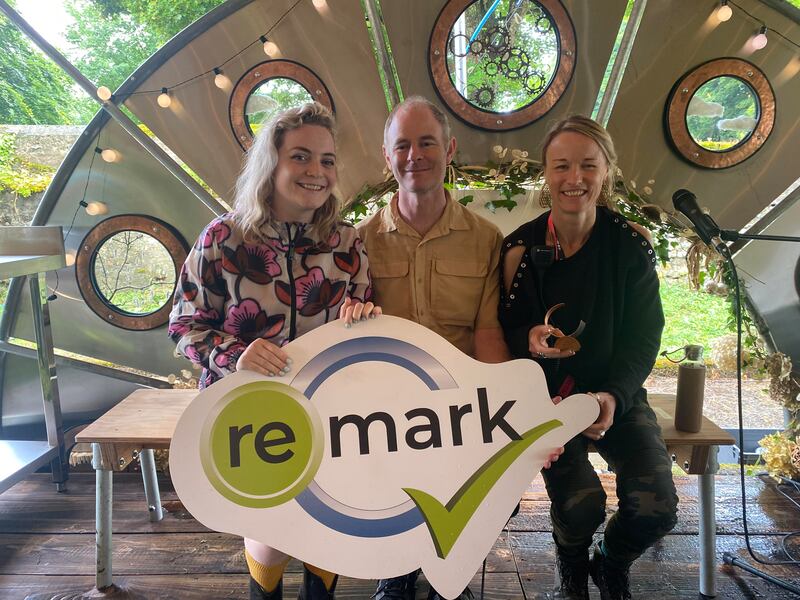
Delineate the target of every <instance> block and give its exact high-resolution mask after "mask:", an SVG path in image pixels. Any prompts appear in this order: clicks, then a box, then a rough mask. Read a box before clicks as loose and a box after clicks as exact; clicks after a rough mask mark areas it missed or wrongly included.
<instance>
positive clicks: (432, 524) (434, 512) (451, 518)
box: [403, 419, 563, 558]
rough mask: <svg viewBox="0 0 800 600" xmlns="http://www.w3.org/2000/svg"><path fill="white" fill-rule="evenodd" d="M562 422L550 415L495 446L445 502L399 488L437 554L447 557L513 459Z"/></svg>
mask: <svg viewBox="0 0 800 600" xmlns="http://www.w3.org/2000/svg"><path fill="white" fill-rule="evenodd" d="M562 425H563V423H562V422H561V421H559V420H557V419H552V420H550V421H547V422H546V423H542V424H541V425H538V426H537V427H534V428H533V429H530V430H528V431H526V432H525V433H524V434H523V435H522V438H521V439H519V440H514V441H512V442H511V443H509V444H508V445H507V446H505V447H503V448H501V449H500V450H498V451H497V452H496V453H495V454H494V455H493V456H491V457H490V458H489V460H487V461H486V462H485V463H483V464H482V465H481V467H480V468H479V469H478V470H477V471H475V473H473V474H472V477H470V478H469V479H467V481H465V482H464V485H462V486H461V487H460V488H459V489H458V491H457V492H456V493H455V494H454V495H453V497H452V498H450V501H449V502H448V503H447V505H445V506H443V505H442V503H441V502H439V501H438V500H437V499H436V498H434V497H433V496H431V495H430V494H428V493H427V492H423V491H422V490H415V489H411V488H403V491H404V492H405V493H406V494H408V495H409V496H411V499H412V500H413V501H414V503H415V504H416V505H417V508H419V510H420V512H421V513H422V516H423V517H424V518H425V523H426V524H427V526H428V531H430V533H431V538H432V539H433V544H434V546H435V547H436V554H437V555H438V556H439V558H446V557H447V555H448V553H449V552H450V550H451V549H452V548H453V544H455V543H456V540H457V539H458V537H459V536H460V535H461V532H462V531H464V527H466V526H467V523H469V520H470V519H471V518H472V515H473V514H475V511H476V510H477V509H478V506H480V504H481V502H483V500H484V498H486V495H487V494H488V493H489V491H490V490H491V489H492V487H494V484H496V483H497V482H498V480H499V479H500V478H501V477H502V476H503V473H505V472H506V470H507V469H508V468H509V467H510V466H511V465H512V464H513V463H514V461H515V460H517V458H519V456H520V455H521V454H522V453H523V452H524V451H525V450H526V449H527V448H528V447H529V446H530V445H531V444H533V443H534V442H535V441H536V440H538V439H539V438H540V437H542V436H543V435H544V434H546V433H548V432H549V431H552V430H553V429H556V428H558V427H561V426H562Z"/></svg>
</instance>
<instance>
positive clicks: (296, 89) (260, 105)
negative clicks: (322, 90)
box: [244, 77, 314, 135]
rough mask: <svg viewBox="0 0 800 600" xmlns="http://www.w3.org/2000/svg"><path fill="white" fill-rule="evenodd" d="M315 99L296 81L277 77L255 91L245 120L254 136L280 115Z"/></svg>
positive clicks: (250, 98)
mask: <svg viewBox="0 0 800 600" xmlns="http://www.w3.org/2000/svg"><path fill="white" fill-rule="evenodd" d="M313 100H314V99H313V98H312V97H311V94H309V92H308V90H307V89H306V88H304V87H303V86H302V85H300V84H299V83H297V82H296V81H295V80H294V79H287V78H285V77H276V78H274V79H268V80H267V81H265V82H263V83H262V84H261V85H259V86H258V87H257V88H256V89H254V90H253V92H252V94H251V95H250V97H249V98H248V99H247V105H246V106H245V109H244V112H245V119H247V124H248V125H249V126H250V130H251V131H252V132H253V135H255V134H257V133H258V130H259V129H261V126H262V125H263V124H264V123H267V122H269V121H270V119H272V118H273V117H275V116H277V115H278V113H280V112H282V111H284V110H286V109H288V108H293V107H295V106H300V105H302V104H305V103H306V102H312V101H313Z"/></svg>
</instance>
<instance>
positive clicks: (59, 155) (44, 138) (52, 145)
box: [0, 125, 85, 168]
mask: <svg viewBox="0 0 800 600" xmlns="http://www.w3.org/2000/svg"><path fill="white" fill-rule="evenodd" d="M84 129H85V127H83V126H82V125H0V134H2V133H11V134H14V136H15V139H16V148H17V154H18V155H19V157H20V158H22V159H23V160H26V161H28V162H32V163H36V164H40V165H47V166H48V167H53V168H58V165H60V164H61V161H62V160H64V157H65V156H66V155H67V152H69V149H70V148H71V147H72V144H73V143H74V142H75V140H76V139H78V137H79V136H80V135H81V133H83V130H84Z"/></svg>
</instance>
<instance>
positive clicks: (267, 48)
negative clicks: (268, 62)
mask: <svg viewBox="0 0 800 600" xmlns="http://www.w3.org/2000/svg"><path fill="white" fill-rule="evenodd" d="M259 39H260V40H261V42H262V43H263V44H264V54H266V55H267V56H275V55H276V54H277V53H278V44H276V43H275V42H271V41H270V40H268V39H267V36H265V35H262V36H261V37H260V38H259Z"/></svg>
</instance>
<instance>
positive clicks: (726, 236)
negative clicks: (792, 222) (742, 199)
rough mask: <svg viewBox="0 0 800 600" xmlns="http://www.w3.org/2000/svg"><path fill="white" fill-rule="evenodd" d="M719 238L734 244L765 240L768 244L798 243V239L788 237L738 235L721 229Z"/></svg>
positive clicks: (799, 239)
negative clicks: (742, 241) (743, 241)
mask: <svg viewBox="0 0 800 600" xmlns="http://www.w3.org/2000/svg"><path fill="white" fill-rule="evenodd" d="M719 238H720V239H721V240H725V241H726V242H736V241H739V240H765V241H768V242H800V237H794V236H789V235H761V234H758V235H754V234H750V233H739V232H738V231H733V230H732V229H721V230H720V232H719Z"/></svg>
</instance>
